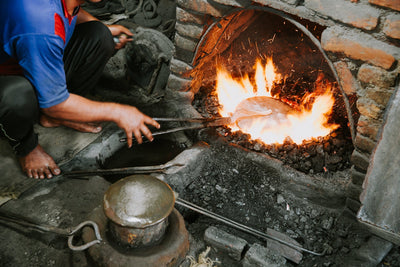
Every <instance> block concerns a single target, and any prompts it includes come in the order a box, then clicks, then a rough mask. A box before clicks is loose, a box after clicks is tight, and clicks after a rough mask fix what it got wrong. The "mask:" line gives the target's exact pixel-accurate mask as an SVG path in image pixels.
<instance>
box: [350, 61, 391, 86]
mask: <svg viewBox="0 0 400 267" xmlns="http://www.w3.org/2000/svg"><path fill="white" fill-rule="evenodd" d="M397 76H398V73H397V72H395V71H387V70H385V69H382V68H379V67H376V66H371V65H369V64H363V65H362V66H361V67H360V69H359V70H358V74H357V78H358V79H359V80H360V81H361V82H364V83H368V84H373V85H376V86H379V87H382V88H386V87H391V86H394V85H395V82H396V77H397Z"/></svg>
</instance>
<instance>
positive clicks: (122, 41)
mask: <svg viewBox="0 0 400 267" xmlns="http://www.w3.org/2000/svg"><path fill="white" fill-rule="evenodd" d="M77 16H78V17H77V19H76V24H79V23H84V22H88V21H93V20H98V19H97V18H96V17H94V16H92V15H91V14H90V13H88V12H86V11H85V10H83V9H82V8H81V9H80V10H79V13H78V15H77ZM106 26H107V27H108V29H109V30H110V32H111V34H112V36H118V38H119V43H117V44H116V45H115V49H120V48H122V47H124V46H125V45H126V43H127V42H130V41H132V38H131V37H132V36H133V33H132V32H131V31H130V30H129V29H127V28H125V27H124V26H122V25H118V24H114V25H106Z"/></svg>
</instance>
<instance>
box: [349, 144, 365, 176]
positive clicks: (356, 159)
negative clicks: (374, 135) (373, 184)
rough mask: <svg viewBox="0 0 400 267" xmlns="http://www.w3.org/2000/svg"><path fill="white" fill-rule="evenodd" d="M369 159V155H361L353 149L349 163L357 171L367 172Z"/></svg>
mask: <svg viewBox="0 0 400 267" xmlns="http://www.w3.org/2000/svg"><path fill="white" fill-rule="evenodd" d="M369 157H370V155H367V154H366V153H361V152H360V151H358V150H357V149H355V150H354V151H353V154H352V155H351V162H352V163H353V164H354V166H355V167H356V168H357V169H359V170H361V171H365V172H367V169H368V166H369Z"/></svg>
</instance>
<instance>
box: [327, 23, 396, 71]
mask: <svg viewBox="0 0 400 267" xmlns="http://www.w3.org/2000/svg"><path fill="white" fill-rule="evenodd" d="M321 43H322V47H323V49H325V50H326V51H330V52H336V53H344V54H345V55H346V56H348V57H350V58H352V59H356V60H362V61H365V62H368V63H371V64H373V65H375V66H379V67H382V68H384V69H390V68H391V67H392V66H393V64H394V63H395V61H396V60H395V58H394V56H393V55H392V54H391V53H394V52H392V51H395V50H398V48H397V47H392V46H390V45H388V44H386V43H384V42H381V41H379V40H377V39H374V38H373V37H371V36H369V35H368V34H366V33H362V32H360V31H357V30H349V29H344V28H342V27H339V26H333V27H329V28H327V29H326V30H325V31H324V32H323V33H322V38H321Z"/></svg>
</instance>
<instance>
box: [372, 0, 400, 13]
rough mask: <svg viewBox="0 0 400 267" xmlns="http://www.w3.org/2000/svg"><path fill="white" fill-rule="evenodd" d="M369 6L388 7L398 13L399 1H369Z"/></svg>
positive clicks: (399, 8)
mask: <svg viewBox="0 0 400 267" xmlns="http://www.w3.org/2000/svg"><path fill="white" fill-rule="evenodd" d="M369 3H370V4H373V5H377V6H383V7H388V8H391V9H394V10H397V11H400V2H399V0H369Z"/></svg>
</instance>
